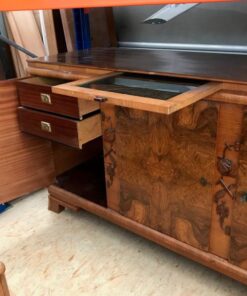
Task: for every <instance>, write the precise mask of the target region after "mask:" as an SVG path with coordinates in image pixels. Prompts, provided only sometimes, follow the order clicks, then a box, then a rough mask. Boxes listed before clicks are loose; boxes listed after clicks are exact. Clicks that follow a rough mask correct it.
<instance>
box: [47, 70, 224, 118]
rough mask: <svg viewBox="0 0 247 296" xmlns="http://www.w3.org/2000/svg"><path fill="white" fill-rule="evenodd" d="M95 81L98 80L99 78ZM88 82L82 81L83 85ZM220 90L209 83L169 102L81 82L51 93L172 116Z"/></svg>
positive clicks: (215, 85) (64, 86)
mask: <svg viewBox="0 0 247 296" xmlns="http://www.w3.org/2000/svg"><path fill="white" fill-rule="evenodd" d="M112 75H117V73H114V72H113V73H112V74H109V76H112ZM102 78H103V77H102ZM96 79H97V80H98V79H99V77H97V78H96ZM88 82H90V81H89V80H88V81H86V80H85V81H84V83H88ZM220 89H221V84H220V83H215V82H211V83H206V84H204V85H201V86H198V87H196V88H194V89H192V90H189V91H187V92H184V93H181V94H178V95H176V96H174V97H172V98H170V99H169V100H162V99H160V100H159V99H153V98H149V97H141V96H136V95H127V94H122V93H118V92H113V91H111V92H110V91H103V90H99V89H93V88H86V87H83V86H82V81H77V82H72V83H70V82H69V83H66V84H61V85H58V86H54V87H53V88H52V90H53V92H55V93H57V94H61V95H71V96H75V97H78V98H81V99H83V100H89V101H94V100H95V98H96V97H103V98H105V99H106V100H107V103H108V104H113V105H117V106H122V107H128V108H133V109H138V110H144V111H151V112H156V113H163V114H172V113H174V112H176V111H178V110H181V109H182V108H185V107H187V106H189V105H191V104H193V103H195V102H198V101H200V100H201V99H204V98H206V97H208V96H210V95H212V94H214V93H216V92H217V91H219V90H220Z"/></svg>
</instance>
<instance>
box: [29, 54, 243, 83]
mask: <svg viewBox="0 0 247 296" xmlns="http://www.w3.org/2000/svg"><path fill="white" fill-rule="evenodd" d="M35 61H36V62H37V61H39V62H42V63H48V64H66V65H72V66H76V67H78V66H79V67H80V66H87V67H94V68H95V67H96V68H104V69H110V70H120V71H131V72H145V73H150V72H151V73H156V74H161V75H170V76H175V77H176V76H184V77H193V78H197V79H206V80H216V81H231V82H243V83H247V55H235V54H234V55H233V54H219V53H197V52H179V51H167V50H154V49H151V50H147V49H127V48H105V49H93V50H88V51H81V52H72V53H66V54H58V55H55V56H49V57H44V58H38V59H33V60H32V61H31V62H35ZM44 68H45V65H44Z"/></svg>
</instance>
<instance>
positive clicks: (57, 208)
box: [48, 195, 65, 214]
mask: <svg viewBox="0 0 247 296" xmlns="http://www.w3.org/2000/svg"><path fill="white" fill-rule="evenodd" d="M64 209H65V207H63V206H62V205H60V204H59V203H58V201H57V200H56V199H54V198H53V197H52V196H51V195H50V196H49V203H48V210H50V211H52V212H55V213H57V214H59V213H61V212H62V211H63V210H64Z"/></svg>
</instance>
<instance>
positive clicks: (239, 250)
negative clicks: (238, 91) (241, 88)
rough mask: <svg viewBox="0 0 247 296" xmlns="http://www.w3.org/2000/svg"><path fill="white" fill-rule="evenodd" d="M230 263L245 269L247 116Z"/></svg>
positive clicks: (233, 222) (246, 248)
mask: <svg viewBox="0 0 247 296" xmlns="http://www.w3.org/2000/svg"><path fill="white" fill-rule="evenodd" d="M230 259H231V261H232V262H233V263H234V264H236V265H239V266H240V267H242V268H244V269H247V114H246V113H245V115H244V123H243V137H242V145H241V150H240V157H239V171H238V188H237V195H236V200H235V202H234V206H233V215H232V227H231V249H230Z"/></svg>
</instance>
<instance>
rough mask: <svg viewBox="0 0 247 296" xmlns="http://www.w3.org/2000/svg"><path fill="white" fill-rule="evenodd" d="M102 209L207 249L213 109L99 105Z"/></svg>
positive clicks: (204, 104) (209, 105)
mask: <svg viewBox="0 0 247 296" xmlns="http://www.w3.org/2000/svg"><path fill="white" fill-rule="evenodd" d="M101 110H102V119H103V139H104V155H105V165H106V169H105V170H106V184H107V199H108V207H109V208H111V209H113V210H115V211H117V212H119V213H120V214H122V215H124V216H126V217H128V218H130V219H132V220H135V221H137V222H139V223H141V224H144V225H146V226H148V227H150V228H152V229H155V230H157V231H160V232H162V233H166V234H169V235H171V236H173V237H174V238H176V239H178V240H180V241H183V242H186V243H187V244H190V245H192V246H194V247H197V248H200V249H204V250H207V249H208V246H209V230H210V222H211V204H212V201H211V193H212V184H213V183H214V175H213V169H214V163H215V156H214V154H215V142H216V125H217V116H218V111H217V105H216V104H215V103H209V102H199V103H197V104H194V105H193V106H191V107H187V108H184V109H183V110H182V111H180V112H177V113H176V114H174V115H170V116H164V115H160V114H155V113H151V112H143V111H138V110H132V109H127V108H121V107H114V106H112V105H109V104H102V107H101Z"/></svg>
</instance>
